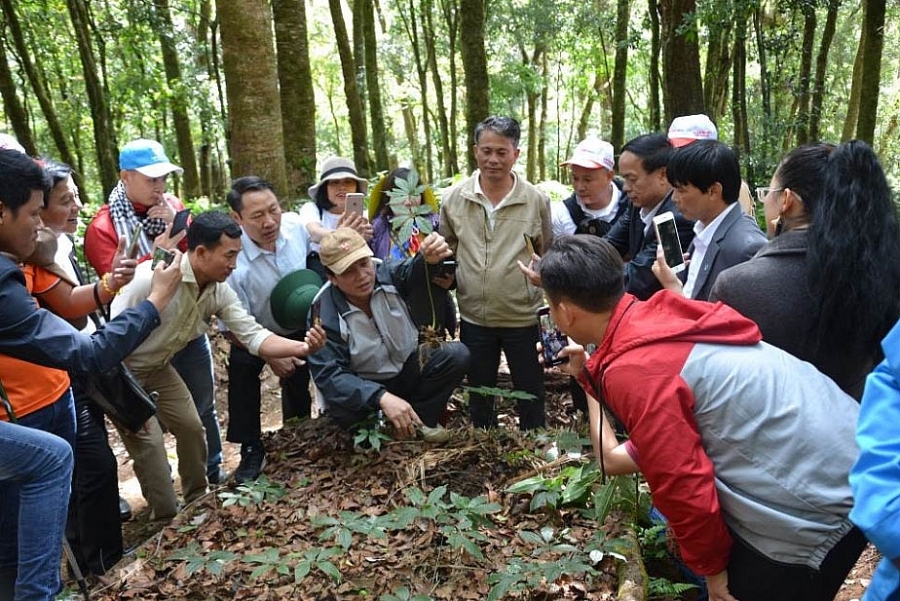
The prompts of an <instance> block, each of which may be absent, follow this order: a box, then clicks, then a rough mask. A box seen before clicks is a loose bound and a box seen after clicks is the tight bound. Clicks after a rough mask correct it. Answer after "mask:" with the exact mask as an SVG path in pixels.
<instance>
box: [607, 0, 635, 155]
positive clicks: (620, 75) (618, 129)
mask: <svg viewBox="0 0 900 601" xmlns="http://www.w3.org/2000/svg"><path fill="white" fill-rule="evenodd" d="M630 6H631V3H630V2H629V1H628V0H618V1H617V2H616V66H615V71H614V72H613V81H612V134H611V135H610V142H611V143H612V145H613V148H622V146H624V145H625V95H626V94H627V91H626V85H625V84H626V78H627V75H628V23H629V22H630V21H631V8H630Z"/></svg>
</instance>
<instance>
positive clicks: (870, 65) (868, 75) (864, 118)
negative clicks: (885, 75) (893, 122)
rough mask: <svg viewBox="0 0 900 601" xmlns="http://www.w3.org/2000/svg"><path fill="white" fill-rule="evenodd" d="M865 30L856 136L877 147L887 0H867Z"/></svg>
mask: <svg viewBox="0 0 900 601" xmlns="http://www.w3.org/2000/svg"><path fill="white" fill-rule="evenodd" d="M865 7H866V16H865V20H864V22H863V29H864V30H865V32H866V46H865V53H864V54H863V63H862V80H861V82H860V86H859V88H860V100H859V118H858V119H857V121H856V137H857V139H859V140H863V141H865V142H868V143H869V144H870V145H874V144H875V123H876V118H877V116H878V91H879V87H880V84H881V51H882V49H883V48H884V13H885V0H866V2H865Z"/></svg>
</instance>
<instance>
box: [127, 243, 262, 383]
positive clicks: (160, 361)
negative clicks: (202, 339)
mask: <svg viewBox="0 0 900 601" xmlns="http://www.w3.org/2000/svg"><path fill="white" fill-rule="evenodd" d="M190 256H191V253H186V254H184V255H183V256H182V258H181V284H180V285H179V286H178V290H176V291H175V295H174V296H173V297H172V300H171V301H169V304H168V306H167V307H166V309H165V310H164V311H163V312H162V315H160V321H161V324H160V326H159V327H158V328H157V329H156V330H154V331H153V333H152V334H150V336H148V337H147V340H145V341H144V343H143V344H141V345H140V346H139V347H137V348H136V349H135V350H134V352H133V353H132V354H131V355H130V356H129V357H128V364H129V365H130V366H131V367H132V368H134V369H136V370H143V371H149V370H152V369H158V368H160V367H162V366H163V365H166V364H167V363H168V362H169V361H171V359H172V357H173V356H174V355H175V353H177V352H178V351H180V350H181V349H183V348H184V347H185V346H186V345H187V343H188V342H190V341H191V340H193V339H194V338H196V337H197V336H199V335H200V334H203V333H204V332H206V329H207V327H208V326H207V321H208V320H209V318H210V317H212V316H213V315H215V316H216V317H218V318H219V319H220V320H222V321H223V322H225V325H226V326H228V329H229V330H231V331H232V333H234V335H235V336H236V337H237V339H238V340H240V341H241V344H243V345H244V346H246V347H247V350H249V351H250V353H252V354H254V355H257V354H259V346H260V345H261V344H262V343H263V340H265V339H266V338H268V337H269V336H271V335H272V332H270V331H269V330H267V329H265V328H264V327H262V326H261V325H259V324H258V323H256V321H255V320H254V319H253V317H252V316H251V315H250V314H249V313H247V311H246V310H245V309H244V307H243V306H242V305H241V301H240V299H239V298H238V295H237V294H236V293H235V291H234V290H232V289H231V286H229V285H228V284H226V283H224V282H222V283H217V282H212V283H210V284H207V285H206V287H205V288H204V289H203V291H202V292H201V291H200V287H199V286H198V285H197V279H196V277H195V276H194V270H193V268H192V267H191V261H190ZM150 265H151V263H150V261H145V262H143V263H141V264H140V265H138V267H137V269H136V270H135V273H134V279H133V280H132V281H131V283H129V284H128V285H127V286H125V287H124V288H122V293H121V294H119V295H118V296H117V297H116V298H115V299H114V300H113V303H112V307H111V309H110V310H111V312H112V314H113V315H114V316H115V315H118V314H119V313H121V312H122V311H124V310H125V309H126V308H128V307H131V306H134V305H136V304H138V303H140V302H141V301H142V300H144V299H146V298H147V297H148V296H149V295H150V281H151V279H152V278H153V271H152V270H151V268H150Z"/></svg>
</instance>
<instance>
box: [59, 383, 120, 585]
mask: <svg viewBox="0 0 900 601" xmlns="http://www.w3.org/2000/svg"><path fill="white" fill-rule="evenodd" d="M72 393H73V395H74V397H75V421H76V428H77V429H76V433H75V446H74V453H75V470H74V472H73V473H72V496H71V497H70V499H69V516H68V523H67V524H66V538H67V539H68V540H69V544H70V545H71V546H72V551H73V552H74V553H75V557H76V559H77V561H78V565H79V566H80V567H81V570H82V571H83V572H86V573H92V574H96V575H100V574H103V573H105V572H106V571H107V570H108V569H109V568H111V567H112V566H113V565H115V563H116V562H117V561H119V559H121V558H122V520H121V516H120V514H119V476H118V469H119V466H118V464H117V463H116V457H115V455H113V452H112V449H110V448H109V441H108V439H107V434H106V424H105V423H104V420H103V412H102V411H101V410H100V408H99V407H98V406H97V405H96V403H94V402H93V401H92V400H91V399H90V397H88V396H87V395H86V394H85V392H84V389H83V388H82V387H81V386H80V384H79V380H78V378H77V377H73V378H72Z"/></svg>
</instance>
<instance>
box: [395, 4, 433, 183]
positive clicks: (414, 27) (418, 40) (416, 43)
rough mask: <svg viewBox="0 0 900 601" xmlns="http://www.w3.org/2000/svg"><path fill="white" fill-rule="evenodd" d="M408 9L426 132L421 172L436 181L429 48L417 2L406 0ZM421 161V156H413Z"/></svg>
mask: <svg viewBox="0 0 900 601" xmlns="http://www.w3.org/2000/svg"><path fill="white" fill-rule="evenodd" d="M406 7H407V10H406V11H404V10H403V8H402V7H401V9H400V15H399V16H400V19H401V20H402V21H403V29H404V30H405V31H406V37H407V39H408V40H409V48H410V50H412V55H413V60H414V62H413V64H414V66H415V68H416V75H417V76H418V81H419V103H420V104H421V105H422V126H423V128H424V133H425V165H424V167H425V169H424V171H423V170H422V169H421V166H419V172H420V173H424V174H425V178H426V179H427V181H434V162H433V161H434V159H433V156H432V150H431V119H430V116H429V105H430V102H429V100H428V57H427V55H426V53H427V52H428V50H427V48H423V46H424V44H425V42H424V40H423V39H422V38H423V37H424V35H423V34H421V33H420V32H419V20H420V15H418V14H416V4H415V2H414V0H408V1H407V2H406ZM413 158H414V160H416V161H419V160H421V157H413Z"/></svg>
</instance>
